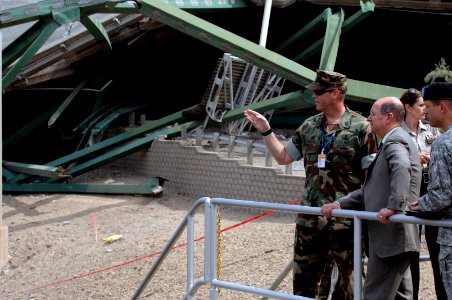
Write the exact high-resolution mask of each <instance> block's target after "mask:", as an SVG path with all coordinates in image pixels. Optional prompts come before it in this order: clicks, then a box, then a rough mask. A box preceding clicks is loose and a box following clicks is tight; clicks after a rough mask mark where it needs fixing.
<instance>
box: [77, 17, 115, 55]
mask: <svg viewBox="0 0 452 300" xmlns="http://www.w3.org/2000/svg"><path fill="white" fill-rule="evenodd" d="M80 23H82V24H83V26H85V27H86V29H88V31H89V32H90V33H91V34H92V35H93V37H94V39H95V40H96V41H97V42H98V43H99V44H100V47H101V49H102V51H103V52H104V53H111V50H112V48H111V42H110V38H109V36H108V33H107V30H105V28H104V26H102V24H101V23H100V22H99V20H98V19H97V18H96V17H94V16H88V17H83V18H81V19H80Z"/></svg>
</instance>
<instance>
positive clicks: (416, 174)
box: [321, 97, 422, 300]
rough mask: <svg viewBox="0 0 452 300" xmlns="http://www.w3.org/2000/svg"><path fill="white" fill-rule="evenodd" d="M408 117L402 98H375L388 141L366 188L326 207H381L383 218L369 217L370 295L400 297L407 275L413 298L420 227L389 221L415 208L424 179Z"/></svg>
mask: <svg viewBox="0 0 452 300" xmlns="http://www.w3.org/2000/svg"><path fill="white" fill-rule="evenodd" d="M403 117H404V107H403V105H402V103H401V102H400V100H399V99H398V98H396V97H385V98H381V99H378V100H377V101H375V103H374V104H373V106H372V109H371V111H370V115H369V117H368V120H369V122H370V124H371V127H372V131H373V132H375V134H376V135H377V136H378V137H379V138H381V140H382V146H381V147H380V149H379V151H378V153H377V156H376V158H375V160H374V161H373V162H372V164H371V165H370V167H369V170H368V174H367V177H366V180H365V182H364V184H363V186H362V187H361V188H360V189H358V190H356V191H353V192H351V193H350V194H348V195H347V196H345V197H343V198H341V199H339V200H338V201H336V202H334V203H329V204H325V205H324V206H322V209H321V211H322V213H323V214H324V215H325V216H326V217H329V218H330V217H331V213H332V210H333V209H340V208H342V209H354V210H366V211H372V212H378V221H367V227H368V228H367V231H368V236H369V259H368V264H367V274H366V279H365V282H364V299H369V300H374V299H380V300H383V299H384V300H386V299H394V298H395V297H396V294H397V289H398V287H399V285H400V283H401V281H402V280H406V281H408V283H409V285H408V287H407V290H406V291H405V295H404V296H405V297H407V298H409V297H410V295H411V297H412V285H411V282H410V281H411V275H410V273H409V272H410V271H409V265H410V256H411V255H413V252H419V249H420V241H419V233H418V226H416V225H415V224H407V223H391V222H390V220H389V217H390V216H392V215H394V214H397V213H402V212H404V211H406V210H409V204H410V203H411V202H413V201H415V200H417V199H418V196H419V187H420V184H421V170H422V166H421V164H420V159H419V154H418V152H417V149H416V146H415V145H414V143H413V142H412V141H411V139H410V136H409V135H408V134H407V133H406V132H405V131H404V130H403V128H401V127H400V125H401V123H402V121H403ZM410 289H411V290H410Z"/></svg>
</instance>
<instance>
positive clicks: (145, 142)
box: [47, 121, 202, 182]
mask: <svg viewBox="0 0 452 300" xmlns="http://www.w3.org/2000/svg"><path fill="white" fill-rule="evenodd" d="M201 125H202V122H201V121H192V122H187V123H184V124H181V125H177V126H173V127H171V128H167V129H163V130H161V131H157V132H153V133H152V134H149V135H147V136H145V137H143V138H140V139H137V140H134V141H132V142H130V143H128V144H126V145H123V146H119V147H117V148H114V149H112V150H110V151H108V152H106V153H104V154H101V155H99V156H96V157H94V158H92V159H90V160H88V161H85V162H82V163H79V164H77V165H75V166H73V167H70V168H68V169H67V170H66V174H67V175H69V176H71V177H77V176H79V175H80V174H83V173H86V172H88V171H91V170H93V169H95V168H98V167H100V166H102V165H105V164H107V163H109V162H112V161H115V160H117V159H120V158H122V157H125V156H127V155H129V154H132V153H135V152H137V151H140V150H143V149H146V148H149V146H150V145H151V144H152V142H153V141H154V140H155V139H156V138H158V137H159V136H166V137H168V138H173V137H175V136H180V133H181V131H182V126H185V127H186V128H187V130H189V131H190V130H193V129H195V128H197V127H199V126H201ZM47 181H48V182H54V181H57V179H51V178H50V179H48V180H47Z"/></svg>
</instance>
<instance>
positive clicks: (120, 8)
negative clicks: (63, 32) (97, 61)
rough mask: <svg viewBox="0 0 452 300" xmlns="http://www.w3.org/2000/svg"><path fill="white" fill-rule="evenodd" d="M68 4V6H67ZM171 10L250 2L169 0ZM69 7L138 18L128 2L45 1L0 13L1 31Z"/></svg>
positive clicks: (240, 5)
mask: <svg viewBox="0 0 452 300" xmlns="http://www.w3.org/2000/svg"><path fill="white" fill-rule="evenodd" d="M66 2H67V3H66ZM165 2H166V3H168V4H169V5H171V6H174V7H178V8H180V9H183V10H191V11H197V10H200V11H201V10H203V11H205V10H214V9H225V8H232V9H235V8H244V7H248V6H249V5H250V3H249V2H248V1H246V0H234V1H233V0H226V1H196V0H166V1H165ZM68 7H77V8H78V9H79V10H80V15H81V17H86V16H89V15H92V14H96V13H101V14H107V13H116V14H135V13H137V4H136V2H135V1H128V0H89V1H73V2H71V1H65V0H44V1H39V2H37V3H33V4H28V5H23V6H20V7H14V8H10V9H5V10H2V11H0V29H1V28H5V27H8V26H14V25H17V24H23V23H28V22H33V21H37V20H39V19H41V18H43V17H50V16H51V15H52V12H54V11H55V10H60V9H64V8H68Z"/></svg>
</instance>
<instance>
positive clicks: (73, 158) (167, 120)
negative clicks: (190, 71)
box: [14, 106, 195, 182]
mask: <svg viewBox="0 0 452 300" xmlns="http://www.w3.org/2000/svg"><path fill="white" fill-rule="evenodd" d="M194 107H195V106H191V107H189V108H187V109H184V110H182V111H179V112H176V113H174V114H171V115H169V116H167V117H164V118H161V119H159V120H156V121H152V122H149V123H148V124H145V125H142V126H140V127H138V128H134V129H132V130H130V131H128V132H124V133H122V134H119V135H117V136H115V137H112V138H109V139H107V140H104V141H101V142H99V143H97V144H95V145H93V146H90V147H87V148H84V149H82V150H79V151H76V152H74V153H71V154H69V155H66V156H63V157H60V158H59V159H56V160H54V161H51V162H48V163H46V164H45V165H46V166H50V167H58V166H64V165H68V164H71V163H73V162H77V161H83V160H87V159H89V158H90V157H92V156H96V155H98V154H99V153H103V152H105V151H108V150H109V149H111V148H114V147H117V146H119V145H122V144H124V143H126V142H129V141H131V140H134V139H139V138H141V137H142V136H144V135H145V134H148V133H150V132H155V131H157V130H160V129H162V128H164V127H166V126H169V125H173V124H175V123H177V122H180V121H181V120H183V119H184V117H183V116H182V112H183V111H185V110H192V109H193V108H194ZM189 124H194V123H189ZM192 126H194V125H192ZM161 134H162V135H165V134H171V135H175V133H174V132H172V131H170V132H169V133H167V132H165V133H161ZM159 135H160V134H159ZM144 147H146V146H144ZM28 178H29V176H28V175H25V174H19V175H18V176H17V177H16V178H14V182H23V181H24V180H26V179H28Z"/></svg>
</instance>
